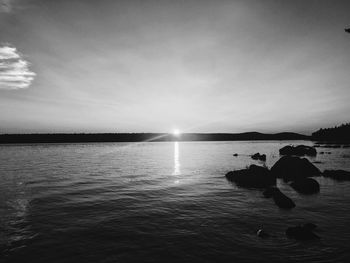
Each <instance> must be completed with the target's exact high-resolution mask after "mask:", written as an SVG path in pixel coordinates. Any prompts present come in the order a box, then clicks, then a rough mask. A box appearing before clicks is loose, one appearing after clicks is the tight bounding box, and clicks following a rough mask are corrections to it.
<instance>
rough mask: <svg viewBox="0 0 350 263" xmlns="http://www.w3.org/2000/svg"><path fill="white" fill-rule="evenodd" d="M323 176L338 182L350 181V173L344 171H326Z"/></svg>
mask: <svg viewBox="0 0 350 263" xmlns="http://www.w3.org/2000/svg"><path fill="white" fill-rule="evenodd" d="M323 176H324V177H329V178H333V179H334V180H337V181H350V172H349V171H344V170H325V171H324V172H323Z"/></svg>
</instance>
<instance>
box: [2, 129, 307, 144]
mask: <svg viewBox="0 0 350 263" xmlns="http://www.w3.org/2000/svg"><path fill="white" fill-rule="evenodd" d="M310 139H311V136H307V135H302V134H298V133H291V132H282V133H276V134H265V133H259V132H246V133H183V134H181V135H178V136H175V135H173V134H169V133H45V134H43V133H37V134H0V144H16V143H80V142H81V143H84V142H85V143H88V142H165V141H265V140H276V141H282V140H310Z"/></svg>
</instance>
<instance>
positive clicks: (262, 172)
mask: <svg viewBox="0 0 350 263" xmlns="http://www.w3.org/2000/svg"><path fill="white" fill-rule="evenodd" d="M320 175H321V171H320V170H319V169H318V168H317V167H316V166H314V165H313V164H312V163H311V162H310V161H309V160H308V159H306V158H300V157H296V156H282V157H281V158H280V159H279V160H278V161H277V162H276V163H275V164H274V165H273V166H272V167H271V169H270V170H269V169H268V168H266V167H262V166H257V165H254V164H253V165H250V166H249V167H248V168H246V169H241V170H235V171H231V172H228V173H227V174H226V178H227V179H228V180H229V181H232V182H234V183H235V184H236V185H237V186H241V187H246V188H257V189H263V190H264V192H263V195H264V196H265V197H267V198H270V197H272V199H273V200H274V202H275V204H276V205H277V206H278V207H280V208H283V209H291V208H293V207H295V204H294V202H293V201H292V200H291V199H290V198H289V197H287V196H286V195H285V194H284V193H282V192H281V191H280V190H279V189H278V188H277V187H276V179H277V178H282V179H283V180H284V181H285V182H290V184H289V185H290V186H291V187H292V188H293V189H294V190H295V191H297V192H299V193H301V194H315V193H318V192H319V191H320V185H319V184H318V182H317V181H316V180H314V179H312V178H310V177H314V176H320Z"/></svg>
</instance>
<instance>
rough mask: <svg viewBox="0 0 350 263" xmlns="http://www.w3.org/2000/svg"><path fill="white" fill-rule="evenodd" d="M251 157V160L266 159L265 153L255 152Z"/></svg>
mask: <svg viewBox="0 0 350 263" xmlns="http://www.w3.org/2000/svg"><path fill="white" fill-rule="evenodd" d="M251 157H252V159H253V160H259V161H266V154H260V153H256V154H253V155H252V156H251Z"/></svg>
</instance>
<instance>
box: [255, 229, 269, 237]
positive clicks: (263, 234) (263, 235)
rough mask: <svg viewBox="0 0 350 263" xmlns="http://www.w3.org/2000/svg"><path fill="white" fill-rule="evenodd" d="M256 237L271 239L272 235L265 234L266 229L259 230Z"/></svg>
mask: <svg viewBox="0 0 350 263" xmlns="http://www.w3.org/2000/svg"><path fill="white" fill-rule="evenodd" d="M256 235H257V236H258V237H260V238H268V237H270V234H269V233H267V232H265V230H264V229H259V230H258V231H257V232H256Z"/></svg>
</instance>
